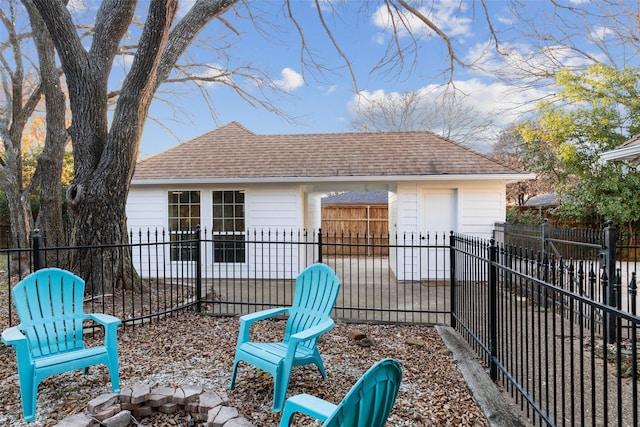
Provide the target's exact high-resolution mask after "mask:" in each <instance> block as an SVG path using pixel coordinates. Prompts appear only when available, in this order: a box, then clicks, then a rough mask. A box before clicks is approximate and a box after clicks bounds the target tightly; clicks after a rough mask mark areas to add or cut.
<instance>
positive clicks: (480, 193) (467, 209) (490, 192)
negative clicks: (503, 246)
mask: <svg viewBox="0 0 640 427" xmlns="http://www.w3.org/2000/svg"><path fill="white" fill-rule="evenodd" d="M460 208H461V209H460V217H459V222H458V223H459V224H460V229H459V231H460V232H461V233H465V234H471V235H473V236H478V237H482V238H486V239H488V238H491V234H492V231H493V227H494V224H495V223H496V222H500V221H504V220H505V215H506V192H505V185H504V184H502V185H500V184H499V183H495V182H486V183H484V185H474V186H469V187H466V188H464V189H463V190H462V191H461V192H460Z"/></svg>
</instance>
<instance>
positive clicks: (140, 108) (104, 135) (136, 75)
mask: <svg viewBox="0 0 640 427" xmlns="http://www.w3.org/2000/svg"><path fill="white" fill-rule="evenodd" d="M29 1H33V4H34V6H35V7H36V8H37V10H38V12H39V14H40V16H41V17H42V20H43V21H44V23H45V24H46V26H47V28H48V30H49V33H50V34H51V38H52V39H53V43H54V45H55V47H56V50H57V52H58V56H59V59H60V63H61V65H62V69H63V71H64V74H65V77H66V81H67V85H68V87H69V101H70V105H71V112H72V115H73V118H72V123H71V138H72V141H73V151H74V167H75V176H74V179H73V181H72V183H71V185H70V186H69V189H68V190H67V202H68V210H69V213H70V215H71V216H72V224H71V227H72V228H71V233H70V234H71V242H72V245H75V246H81V247H80V248H78V250H77V252H76V253H75V254H74V255H73V259H72V261H73V262H72V269H73V271H74V272H76V273H77V274H78V275H80V277H82V278H84V279H85V280H86V281H87V292H93V293H110V292H112V291H113V289H115V288H131V287H132V286H133V285H134V283H138V282H139V281H137V280H135V279H136V274H135V272H134V269H133V266H132V262H131V255H130V252H129V251H128V248H126V247H125V245H127V244H128V243H129V242H128V235H127V224H126V210H125V207H126V202H127V195H128V191H129V184H130V182H131V178H132V176H133V170H134V167H135V162H136V160H137V157H138V151H139V147H140V140H141V136H142V129H143V127H144V122H145V120H146V117H147V114H148V110H149V106H150V104H151V100H152V99H153V95H154V93H155V91H156V89H157V87H158V85H159V84H160V83H162V81H164V79H166V78H167V76H168V74H169V70H171V69H172V68H173V66H174V65H175V61H177V59H178V58H179V57H180V55H181V54H182V53H183V52H184V51H185V50H186V48H187V47H188V46H189V44H190V43H191V41H192V40H193V38H194V37H195V35H197V34H198V32H199V31H200V30H201V29H202V28H203V27H204V26H205V25H206V24H207V23H208V22H210V21H211V20H212V19H213V18H214V17H216V16H218V15H220V14H221V13H223V12H224V11H225V10H227V9H228V8H229V7H231V5H233V4H234V3H235V2H236V1H237V0H197V1H196V3H195V4H194V6H193V7H192V9H191V10H190V12H189V13H188V14H187V15H185V17H184V18H183V19H182V21H181V22H180V23H179V24H177V25H175V28H174V30H173V31H172V32H171V35H170V29H171V28H172V24H173V21H174V17H175V14H176V11H177V7H178V1H177V0H151V1H150V2H149V7H148V15H147V17H146V20H145V25H144V28H143V29H142V33H141V36H140V39H139V42H138V47H137V50H136V54H135V57H134V59H133V62H132V64H131V68H130V70H129V72H128V73H127V76H126V77H125V79H124V81H123V85H122V89H121V91H120V94H119V97H118V100H117V103H116V107H115V110H114V111H113V114H112V116H111V122H110V123H109V120H108V112H109V110H108V103H107V101H108V93H107V86H108V84H107V83H108V80H109V75H110V72H111V68H112V65H113V60H114V57H115V55H116V54H118V53H119V48H120V46H119V43H120V41H121V39H122V37H123V36H124V35H125V34H126V33H127V30H128V28H129V27H128V26H129V25H130V24H131V22H132V19H133V16H134V13H135V8H136V5H137V1H136V0H119V1H107V0H105V1H103V2H102V3H101V6H100V8H99V10H98V12H97V13H96V23H95V27H94V32H93V38H92V43H91V47H90V49H89V50H88V51H87V49H86V48H85V46H84V44H83V42H82V40H81V39H80V37H79V36H78V33H77V30H76V27H75V25H74V23H73V20H72V16H71V14H70V13H69V10H68V9H67V8H66V7H65V2H63V1H52V0H29ZM109 125H110V126H109Z"/></svg>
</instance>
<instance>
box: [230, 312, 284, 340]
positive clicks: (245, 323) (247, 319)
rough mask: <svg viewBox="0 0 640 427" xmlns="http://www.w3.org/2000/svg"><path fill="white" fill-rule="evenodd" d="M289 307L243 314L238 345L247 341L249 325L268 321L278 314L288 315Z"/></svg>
mask: <svg viewBox="0 0 640 427" xmlns="http://www.w3.org/2000/svg"><path fill="white" fill-rule="evenodd" d="M289 310H290V308H289V307H278V308H270V309H267V310H262V311H257V312H255V313H250V314H245V315H244V316H241V317H240V331H239V332H238V344H240V343H244V342H247V341H249V330H250V328H251V325H252V324H253V323H255V322H257V321H259V320H265V319H269V318H271V317H275V316H277V315H279V314H285V313H288V312H289Z"/></svg>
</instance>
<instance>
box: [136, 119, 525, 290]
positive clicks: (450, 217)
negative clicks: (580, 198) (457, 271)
mask: <svg viewBox="0 0 640 427" xmlns="http://www.w3.org/2000/svg"><path fill="white" fill-rule="evenodd" d="M530 178H532V176H531V175H529V174H526V173H523V172H522V171H519V170H515V169H512V168H510V167H507V166H505V165H503V164H500V163H499V162H497V161H494V160H492V159H491V158H489V157H488V156H485V155H483V154H480V153H478V152H475V151H473V150H471V149H469V148H467V147H465V146H462V145H460V144H457V143H455V142H453V141H450V140H447V139H445V138H442V137H440V136H437V135H436V134H434V133H432V132H363V133H335V134H299V135H258V134H255V133H253V132H251V131H249V130H248V129H246V128H244V127H243V126H242V125H241V124H239V123H237V122H232V123H230V124H227V125H225V126H222V127H220V128H218V129H216V130H213V131H211V132H208V133H206V134H204V135H201V136H199V137H197V138H194V139H192V140H190V141H187V142H185V143H182V144H179V145H177V146H175V147H173V148H171V149H169V150H167V151H164V152H162V153H160V154H157V155H155V156H153V157H150V158H147V159H144V160H142V161H140V162H139V163H138V164H137V165H136V169H135V173H134V176H133V179H132V182H131V187H130V191H129V198H128V201H127V220H128V226H129V227H130V228H131V229H132V230H137V229H143V230H144V229H152V230H153V229H160V230H166V231H167V232H168V233H169V234H170V235H171V236H173V238H174V240H179V239H180V236H181V235H182V233H185V230H190V229H193V228H194V227H195V226H196V225H201V226H202V227H203V228H206V229H207V230H210V231H211V232H212V233H214V234H216V233H224V234H225V235H229V234H231V235H234V236H236V238H237V239H238V240H239V241H241V240H242V239H244V236H245V233H251V232H252V230H283V231H286V230H302V229H306V230H317V229H318V228H319V227H320V220H321V218H320V213H321V202H320V199H321V197H322V196H323V195H325V194H326V193H327V192H336V191H387V192H388V194H389V197H388V201H389V202H388V203H389V230H390V233H391V234H395V233H397V234H404V235H407V234H408V235H411V236H416V237H415V238H416V239H417V238H418V237H417V236H418V235H419V234H420V233H422V234H423V235H425V234H426V233H433V232H438V233H442V232H449V231H455V232H460V233H465V234H471V235H475V236H478V237H490V236H491V232H492V230H493V225H494V223H495V222H496V221H504V220H505V214H506V195H505V188H506V184H507V183H509V182H514V181H521V180H524V179H530ZM236 249H237V248H236ZM212 252H215V250H214V251H212ZM287 256H291V257H296V254H289V255H287ZM390 256H392V257H401V256H405V255H404V254H402V253H397V252H393V253H392V254H391V255H390ZM180 258H181V257H180V254H179V253H175V254H171V262H172V263H180V262H185V261H184V260H181V259H180ZM209 258H210V259H208V260H206V262H207V263H208V265H210V266H212V267H213V265H214V264H216V263H226V264H228V267H227V268H232V269H233V270H234V274H242V276H243V277H251V275H259V274H261V271H260V270H259V266H255V265H252V263H251V262H250V260H251V259H252V256H250V255H249V254H242V253H238V252H237V251H236V252H234V251H226V252H225V251H224V250H223V251H221V252H218V253H214V254H209ZM417 262H424V261H418V260H417V259H411V260H407V259H405V260H404V261H403V262H394V263H391V264H392V265H398V266H400V267H397V270H398V271H395V273H396V275H397V277H398V279H401V278H405V277H406V276H407V275H408V274H410V273H408V271H410V270H415V271H417V270H420V269H415V268H412V267H411V265H412V263H417ZM151 264H153V263H151ZM297 264H298V263H297V261H296V260H295V259H294V260H292V262H290V263H288V265H294V266H295V265H297ZM298 267H299V268H302V267H304V266H298ZM291 270H292V271H288V272H282V274H283V275H285V276H291V277H295V275H296V274H297V273H298V271H296V267H293V268H292V269H291ZM405 270H406V272H405ZM212 271H213V269H212ZM215 271H218V272H219V271H225V270H223V269H216V270H215ZM212 274H213V273H212ZM218 274H219V273H218Z"/></svg>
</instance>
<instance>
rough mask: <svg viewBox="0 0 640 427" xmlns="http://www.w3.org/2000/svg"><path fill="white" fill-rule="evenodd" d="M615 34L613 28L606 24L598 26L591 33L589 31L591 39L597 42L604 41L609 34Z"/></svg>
mask: <svg viewBox="0 0 640 427" xmlns="http://www.w3.org/2000/svg"><path fill="white" fill-rule="evenodd" d="M611 34H615V33H614V31H613V30H612V29H611V28H608V27H605V26H601V25H599V26H596V27H595V28H594V29H593V31H591V33H589V36H588V37H589V40H595V41H596V42H602V41H604V39H605V38H607V36H608V35H611Z"/></svg>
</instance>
